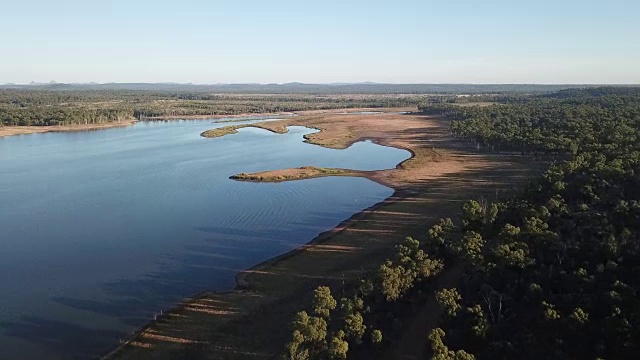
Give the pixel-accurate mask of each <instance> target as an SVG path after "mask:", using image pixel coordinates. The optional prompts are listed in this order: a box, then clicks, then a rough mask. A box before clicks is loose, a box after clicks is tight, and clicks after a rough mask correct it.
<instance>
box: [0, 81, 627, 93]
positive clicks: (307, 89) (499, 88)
mask: <svg viewBox="0 0 640 360" xmlns="http://www.w3.org/2000/svg"><path fill="white" fill-rule="evenodd" d="M594 86H602V85H588V84H573V85H572V84H566V85H536V84H379V83H371V82H364V83H335V84H304V83H298V82H294V83H287V84H211V85H194V84H178V83H105V84H96V83H87V84H64V83H55V82H51V83H32V84H30V85H16V84H5V85H0V89H7V88H10V89H32V90H149V91H172V92H176V91H184V92H212V93H254V94H258V93H262V94H287V93H297V94H300V93H302V94H381V93H391V94H454V93H455V94H495V93H507V92H520V93H549V92H555V91H559V90H564V89H571V88H586V87H594ZM627 86H637V85H627Z"/></svg>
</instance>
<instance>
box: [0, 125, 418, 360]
mask: <svg viewBox="0 0 640 360" xmlns="http://www.w3.org/2000/svg"><path fill="white" fill-rule="evenodd" d="M257 120H258V118H256V119H251V118H249V119H247V121H245V122H251V121H257ZM260 120H262V119H260ZM238 123H243V122H242V121H239V122H238ZM226 125H228V124H226V123H225V124H215V123H213V122H212V120H193V121H191V120H176V121H169V122H138V123H136V124H135V125H134V126H131V127H126V128H114V129H109V130H101V131H88V132H66V133H45V134H32V135H21V136H11V137H6V138H0V349H2V350H1V351H2V354H3V355H2V356H7V358H11V359H35V358H47V359H76V358H90V357H92V356H95V355H100V354H101V353H105V352H106V351H108V350H110V349H111V348H113V347H114V346H115V345H117V344H118V341H119V339H122V338H126V337H127V336H128V334H130V333H131V332H132V331H134V330H136V329H137V328H138V327H139V326H141V325H142V324H144V323H146V322H147V321H149V319H150V318H152V317H153V314H154V313H157V312H158V311H160V310H161V309H166V308H168V307H170V306H172V305H173V304H175V303H176V302H178V301H180V300H182V299H183V298H185V297H188V296H191V295H193V294H196V293H199V292H202V291H205V290H230V289H232V288H233V286H234V276H235V274H236V273H237V272H238V271H240V270H243V269H246V268H248V267H251V266H253V265H255V264H257V263H259V262H261V261H264V260H267V259H269V258H271V257H274V256H276V255H279V254H282V253H284V252H287V251H289V250H291V249H294V248H296V247H298V246H300V245H302V244H304V243H307V242H308V241H310V240H311V239H313V238H314V237H315V236H316V235H318V234H319V233H320V232H323V231H326V230H328V229H331V228H332V227H334V226H336V225H337V224H339V223H340V222H341V221H343V220H345V219H347V218H349V217H350V216H351V215H352V214H354V213H357V212H359V211H361V210H363V209H365V208H367V207H369V206H371V205H373V204H375V203H377V202H380V201H382V200H384V199H385V198H387V197H388V196H390V195H391V194H392V193H393V190H392V189H390V188H387V187H385V186H382V185H379V184H377V183H374V182H372V181H370V180H367V179H363V178H350V177H333V178H317V179H308V180H303V181H294V182H286V183H247V182H236V181H233V180H230V179H229V178H228V177H229V176H230V175H233V174H236V173H240V172H255V171H263V170H270V169H278V168H289V167H299V166H304V165H314V166H321V167H341V168H351V169H358V170H375V169H385V168H393V167H395V166H396V165H397V164H398V163H399V162H401V161H403V160H405V159H407V158H409V156H410V154H409V153H408V152H407V151H404V150H400V149H394V148H389V147H383V146H379V145H376V144H373V143H371V142H359V143H356V144H354V145H352V146H351V147H350V148H348V149H345V150H333V149H326V148H322V147H320V146H316V145H311V144H307V143H304V142H303V135H304V134H308V133H312V132H314V131H315V130H310V129H308V128H304V127H290V128H289V129H290V131H289V133H288V134H273V133H270V132H268V131H266V130H262V129H256V128H243V129H240V130H239V133H238V134H234V135H228V136H225V137H222V138H216V139H206V138H202V137H200V133H201V132H202V131H204V130H207V129H211V128H215V127H222V126H226Z"/></svg>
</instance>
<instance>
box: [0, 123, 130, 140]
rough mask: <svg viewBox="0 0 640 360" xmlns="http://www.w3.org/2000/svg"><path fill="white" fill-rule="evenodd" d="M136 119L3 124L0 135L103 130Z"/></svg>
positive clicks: (127, 124)
mask: <svg viewBox="0 0 640 360" xmlns="http://www.w3.org/2000/svg"><path fill="white" fill-rule="evenodd" d="M135 122H136V120H133V119H132V120H126V121H121V122H109V123H104V124H87V125H61V126H2V127H0V137H3V136H11V135H25V134H37V133H47V132H63V131H91V130H103V129H109V128H114V127H123V126H129V125H133V124H134V123H135Z"/></svg>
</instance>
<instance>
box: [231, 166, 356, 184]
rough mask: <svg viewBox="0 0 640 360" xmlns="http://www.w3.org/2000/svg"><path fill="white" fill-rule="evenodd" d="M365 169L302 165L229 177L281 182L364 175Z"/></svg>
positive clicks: (239, 179) (243, 179)
mask: <svg viewBox="0 0 640 360" xmlns="http://www.w3.org/2000/svg"><path fill="white" fill-rule="evenodd" d="M366 173H368V172H367V171H358V170H350V169H336V168H322V167H316V166H302V167H299V168H292V169H280V170H269V171H261V172H256V173H240V174H236V175H232V176H230V177H229V178H230V179H233V180H238V181H253V182H281V181H290V180H303V179H311V178H317V177H324V176H365V174H366Z"/></svg>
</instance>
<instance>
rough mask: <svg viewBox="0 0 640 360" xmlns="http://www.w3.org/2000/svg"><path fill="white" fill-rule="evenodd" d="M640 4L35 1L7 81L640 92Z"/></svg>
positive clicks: (17, 6)
mask: <svg viewBox="0 0 640 360" xmlns="http://www.w3.org/2000/svg"><path fill="white" fill-rule="evenodd" d="M639 10H640V4H639V3H633V4H631V3H629V2H627V1H621V0H613V1H610V2H608V3H606V4H605V3H602V2H597V1H592V0H587V1H574V0H568V1H563V2H557V1H550V0H542V1H538V2H535V3H524V4H518V3H513V2H510V1H504V0H499V1H489V2H484V3H482V4H481V6H479V5H477V4H475V3H474V2H472V1H470V0H463V1H459V2H456V3H454V4H452V3H443V2H431V1H413V0H411V1H409V0H397V1H393V2H391V1H361V0H354V1H349V2H348V3H345V2H339V1H326V2H322V3H301V2H295V1H290V0H285V1H273V2H268V3H267V2H258V1H251V0H248V1H243V2H237V1H235V2H232V1H226V0H223V1H214V2H210V1H202V0H191V1H183V2H180V3H178V2H175V1H174V2H169V1H164V0H159V1H153V2H152V1H148V0H140V1H123V0H113V1H108V2H100V3H90V2H84V1H79V0H67V1H62V2H47V1H44V0H25V1H23V2H12V3H9V4H7V5H5V7H4V9H3V12H2V14H0V45H2V47H3V48H4V50H5V52H6V54H7V55H5V56H4V57H2V58H0V65H1V66H0V84H6V83H15V84H29V83H30V82H37V83H47V82H50V81H52V80H54V81H56V82H60V83H90V82H96V83H180V84H186V83H193V84H203V85H204V84H207V85H210V84H220V83H222V84H247V83H260V84H271V83H279V84H282V83H291V82H300V83H307V84H327V83H360V82H366V81H370V82H376V83H386V84H594V85H596V84H638V83H640V67H638V66H637V64H638V63H639V62H640V42H638V41H637V39H638V38H639V37H640V27H638V26H636V19H635V16H636V14H637V13H638V11H639Z"/></svg>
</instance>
